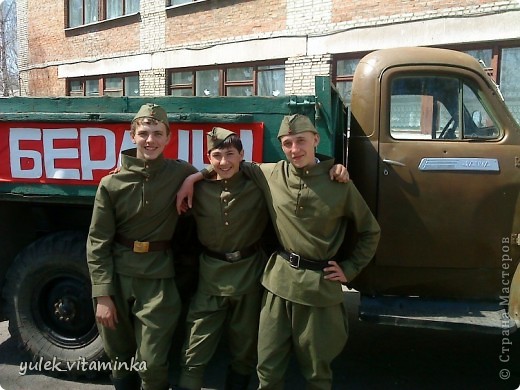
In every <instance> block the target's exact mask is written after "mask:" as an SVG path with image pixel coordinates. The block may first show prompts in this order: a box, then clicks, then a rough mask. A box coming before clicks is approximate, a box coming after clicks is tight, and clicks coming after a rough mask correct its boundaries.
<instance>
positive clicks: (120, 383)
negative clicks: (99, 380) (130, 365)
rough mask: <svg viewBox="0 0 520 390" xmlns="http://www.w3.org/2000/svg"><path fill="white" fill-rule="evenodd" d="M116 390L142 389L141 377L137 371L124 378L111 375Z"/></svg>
mask: <svg viewBox="0 0 520 390" xmlns="http://www.w3.org/2000/svg"><path fill="white" fill-rule="evenodd" d="M110 379H111V380H112V384H113V385H114V388H115V389H116V390H141V378H140V377H139V374H138V373H137V372H135V371H133V372H131V373H130V374H128V375H126V376H124V377H123V378H114V377H112V376H111V377H110Z"/></svg>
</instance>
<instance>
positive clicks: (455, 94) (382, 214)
mask: <svg viewBox="0 0 520 390" xmlns="http://www.w3.org/2000/svg"><path fill="white" fill-rule="evenodd" d="M468 75H469V73H468ZM381 81H382V82H381V107H389V110H381V111H382V112H381V117H380V127H379V128H380V134H379V157H380V159H379V172H378V181H379V183H378V184H379V193H378V209H377V214H378V219H379V222H380V224H381V229H382V232H383V234H382V238H381V242H380V246H379V249H378V254H377V258H376V268H379V270H380V271H381V272H379V275H380V276H381V279H383V278H384V279H387V280H386V281H385V282H384V283H382V285H384V287H383V289H385V290H386V292H387V293H391V292H395V293H399V291H400V289H401V288H403V287H404V288H405V289H406V292H407V295H410V294H414V293H416V294H418V295H429V296H451V297H457V296H459V295H458V294H460V296H461V297H462V295H467V296H471V297H472V298H479V297H481V298H486V297H487V298H491V296H493V298H496V297H497V291H499V289H500V286H499V283H500V271H501V267H502V266H503V265H502V264H501V261H502V260H501V259H502V254H503V243H504V240H505V239H507V238H508V237H511V229H512V224H513V214H514V210H515V205H516V202H517V200H518V188H519V184H518V183H519V180H520V177H519V169H518V168H515V157H517V156H518V155H519V153H518V144H514V142H513V140H514V138H512V137H509V136H508V134H507V131H506V129H504V128H503V127H501V125H500V124H499V122H498V118H497V115H496V114H494V113H493V110H492V109H491V108H490V106H489V105H487V104H486V101H485V99H484V95H483V94H482V93H481V88H483V85H484V84H482V85H480V84H479V82H478V80H475V77H469V76H468V77H466V76H465V73H464V71H461V73H457V74H455V73H449V72H446V71H444V72H442V71H439V72H438V74H432V72H431V71H429V72H428V73H426V72H421V70H420V69H418V70H417V71H416V72H414V73H410V71H409V70H408V71H407V72H406V73H404V72H402V71H401V72H400V71H399V69H390V70H387V71H386V72H385V73H384V74H383V78H382V79H381ZM383 111H385V112H383ZM516 142H517V141H516ZM517 158H518V157H517ZM383 275H384V276H383ZM403 291H404V290H403Z"/></svg>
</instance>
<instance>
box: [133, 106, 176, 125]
mask: <svg viewBox="0 0 520 390" xmlns="http://www.w3.org/2000/svg"><path fill="white" fill-rule="evenodd" d="M139 118H153V119H155V120H158V121H159V122H162V123H164V124H165V125H166V128H169V127H170V125H169V123H168V114H167V113H166V111H165V110H164V108H162V107H161V106H159V105H158V104H154V103H146V104H143V105H142V106H141V108H140V109H139V111H138V112H137V114H135V116H134V119H132V122H133V121H135V120H136V119H139Z"/></svg>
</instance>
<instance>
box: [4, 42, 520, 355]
mask: <svg viewBox="0 0 520 390" xmlns="http://www.w3.org/2000/svg"><path fill="white" fill-rule="evenodd" d="M315 83H316V92H315V94H314V95H309V96H283V97H243V98H239V97H215V98H207V97H182V98H176V97H171V96H163V97H153V98H152V97H97V98H70V97H63V98H25V97H22V98H7V99H2V100H1V101H0V133H1V134H2V136H1V137H0V156H1V160H2V161H1V164H0V215H1V220H2V222H1V225H0V229H1V232H0V247H1V248H2V250H1V254H0V287H1V289H2V291H3V300H2V304H1V313H2V319H7V320H9V329H10V332H11V334H12V336H13V337H14V338H16V339H17V340H18V341H19V343H20V345H21V346H22V347H23V348H24V349H25V350H27V351H28V352H30V353H31V354H32V355H33V356H34V357H36V358H43V359H45V360H54V361H57V362H58V363H61V364H62V365H66V364H68V363H73V362H76V361H80V360H82V361H83V362H95V361H97V359H100V358H101V356H102V345H101V342H100V339H99V336H98V333H97V331H96V326H95V322H94V316H93V307H92V301H91V297H90V283H89V277H88V272H87V268H86V261H85V237H86V233H87V230H88V226H89V223H90V217H91V210H92V204H93V197H94V194H95V191H96V184H97V183H98V181H99V180H100V178H101V177H102V176H103V175H106V174H108V172H109V171H110V170H112V169H113V168H114V167H116V166H117V165H118V158H119V152H120V151H121V150H124V149H126V148H129V147H131V146H132V144H131V142H130V138H129V123H130V120H131V118H132V116H133V113H135V112H136V111H137V110H138V108H139V107H140V105H141V104H143V103H144V102H150V101H152V102H155V103H158V104H161V105H163V106H164V107H165V108H166V110H167V111H168V112H169V113H170V114H169V115H170V122H171V130H172V134H173V138H172V141H171V143H170V145H169V146H168V149H167V151H166V155H167V156H168V157H171V158H181V159H185V160H188V161H190V162H191V163H193V164H194V165H195V166H197V167H199V168H201V167H202V166H204V164H205V160H204V155H205V145H204V133H205V132H206V131H208V130H210V129H211V128H212V127H213V126H215V125H219V126H223V127H228V128H230V129H232V130H236V131H238V132H239V133H240V134H241V137H242V139H243V141H244V145H245V151H246V159H247V160H254V161H276V160H279V159H281V158H282V156H283V155H282V153H281V149H280V146H279V142H278V140H277V139H276V133H277V131H278V127H279V123H280V120H281V118H282V116H283V115H288V114H290V113H296V112H298V113H303V114H305V115H308V116H309V117H310V118H311V119H312V120H313V122H314V123H315V124H316V127H317V128H318V130H319V132H320V135H321V142H320V144H319V146H318V152H319V153H322V154H326V155H333V156H334V157H335V158H336V159H337V161H339V162H343V163H344V164H346V165H347V166H348V169H349V172H350V177H351V179H352V180H353V181H354V183H355V184H356V186H357V187H358V189H359V190H360V192H361V193H362V195H363V196H364V198H365V199H366V201H367V203H368V205H369V206H370V208H371V209H372V211H373V213H374V214H375V215H376V217H377V219H378V221H379V223H380V225H381V228H382V238H381V242H380V245H379V248H378V251H377V254H376V256H375V258H374V259H373V261H372V262H371V264H370V265H369V266H368V267H367V268H366V269H365V270H364V271H363V272H362V274H361V275H359V276H358V277H357V278H356V279H355V280H353V281H352V283H351V285H350V287H353V288H355V289H356V290H357V291H359V293H360V296H361V303H360V312H359V314H360V317H361V318H362V319H365V320H372V321H376V322H379V323H383V324H393V325H405V326H425V327H434V328H447V329H456V328H461V329H471V330H475V331H484V332H497V333H501V334H502V335H506V336H508V335H509V334H510V333H512V332H513V331H514V330H515V329H516V328H517V327H519V326H520V313H519V311H520V302H519V298H520V290H519V289H520V271H519V270H518V263H519V244H520V191H519V189H520V185H519V184H520V128H519V125H518V124H517V122H515V119H514V118H513V117H512V115H511V113H510V112H509V111H508V109H507V107H506V105H505V104H504V101H503V99H502V97H501V95H500V92H499V90H498V88H497V86H496V85H495V84H494V83H493V81H492V80H491V79H490V78H489V77H488V75H487V74H486V72H485V71H484V70H483V69H482V67H481V65H480V64H479V63H478V62H477V61H476V60H474V59H473V58H471V57H470V56H468V55H465V54H462V53H458V52H454V51H449V50H442V49H432V48H401V49H389V50H381V51H376V52H374V53H371V54H369V55H367V56H366V57H365V58H363V59H362V60H361V62H360V63H359V65H358V66H357V69H356V73H355V76H354V81H353V84H352V100H351V105H350V109H349V110H347V109H346V106H345V104H344V103H343V101H342V100H341V98H340V97H339V95H338V93H337V91H336V90H335V89H334V88H333V87H332V86H331V81H330V79H329V78H328V77H317V78H316V80H315ZM186 231H189V230H184V232H186ZM351 240H355V232H352V234H351V235H349V239H348V240H347V241H348V242H351ZM188 242H189V240H184V239H183V240H181V241H179V242H177V243H176V247H177V248H178V249H179V248H180V250H182V249H183V247H186V246H187V245H190V244H187V243H188ZM346 248H347V249H346V250H348V245H346ZM184 249H186V248H184ZM515 270H516V273H515ZM513 275H514V277H513Z"/></svg>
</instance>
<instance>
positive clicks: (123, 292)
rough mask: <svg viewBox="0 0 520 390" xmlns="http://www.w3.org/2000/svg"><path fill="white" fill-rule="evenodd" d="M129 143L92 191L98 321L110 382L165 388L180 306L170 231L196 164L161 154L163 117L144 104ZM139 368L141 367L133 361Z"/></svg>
mask: <svg viewBox="0 0 520 390" xmlns="http://www.w3.org/2000/svg"><path fill="white" fill-rule="evenodd" d="M130 135H131V139H132V142H133V143H134V144H135V145H136V148H135V149H131V150H126V151H124V152H122V167H121V170H120V171H119V173H118V174H116V175H108V176H105V177H104V178H103V179H102V180H101V182H100V183H99V187H98V190H97V193H96V198H95V203H94V210H93V214H92V221H91V225H90V230H89V236H88V240H87V260H88V266H89V271H90V275H91V281H92V296H93V297H94V302H95V311H96V321H97V323H98V329H99V332H100V335H101V337H102V339H103V343H104V348H105V351H106V353H107V355H108V357H109V358H110V360H111V362H112V382H113V384H114V386H115V388H116V389H131V390H133V389H140V386H141V382H142V388H143V389H146V390H148V389H153V390H163V389H168V388H169V384H168V364H167V359H168V352H169V348H170V345H171V342H172V340H171V339H172V334H173V332H174V329H175V326H176V323H177V318H178V315H179V312H180V300H179V295H178V292H177V289H176V286H175V282H174V279H173V276H174V268H173V254H172V250H171V241H170V240H171V238H172V235H173V233H174V230H175V227H176V225H177V220H178V214H177V212H176V209H175V195H176V192H177V190H178V188H179V186H180V185H181V183H182V182H183V181H184V179H185V178H186V177H187V176H188V175H189V174H191V173H193V172H196V169H195V168H194V167H192V166H191V165H190V164H188V163H186V162H184V161H180V160H166V159H165V158H164V156H163V150H164V148H165V147H166V145H167V144H168V142H169V141H170V128H169V124H168V117H167V114H166V112H165V111H164V109H163V108H162V107H160V106H158V105H154V104H145V105H143V106H142V107H141V109H140V110H139V112H138V113H137V114H136V115H135V117H134V119H133V120H132V123H131V133H130ZM136 367H138V368H139V374H137V373H136V371H135V368H136Z"/></svg>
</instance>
